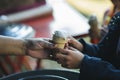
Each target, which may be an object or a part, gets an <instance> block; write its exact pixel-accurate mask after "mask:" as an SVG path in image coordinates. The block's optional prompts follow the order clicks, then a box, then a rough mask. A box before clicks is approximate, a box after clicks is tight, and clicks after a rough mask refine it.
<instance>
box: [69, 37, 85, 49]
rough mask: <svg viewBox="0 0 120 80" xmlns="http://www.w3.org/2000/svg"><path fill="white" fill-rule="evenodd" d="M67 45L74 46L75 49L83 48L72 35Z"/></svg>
mask: <svg viewBox="0 0 120 80" xmlns="http://www.w3.org/2000/svg"><path fill="white" fill-rule="evenodd" d="M68 45H69V46H71V47H74V48H75V49H77V50H79V51H82V50H83V45H82V44H81V43H80V42H78V41H77V40H76V39H75V38H73V37H69V40H68Z"/></svg>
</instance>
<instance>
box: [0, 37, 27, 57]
mask: <svg viewBox="0 0 120 80" xmlns="http://www.w3.org/2000/svg"><path fill="white" fill-rule="evenodd" d="M0 55H26V46H25V40H23V39H15V38H11V37H5V36H0Z"/></svg>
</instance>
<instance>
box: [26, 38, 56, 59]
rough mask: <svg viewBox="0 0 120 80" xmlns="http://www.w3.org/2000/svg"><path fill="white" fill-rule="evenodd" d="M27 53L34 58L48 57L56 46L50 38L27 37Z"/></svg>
mask: <svg viewBox="0 0 120 80" xmlns="http://www.w3.org/2000/svg"><path fill="white" fill-rule="evenodd" d="M26 46H27V49H28V50H27V54H28V55H29V56H31V57H34V58H40V59H48V58H49V55H50V53H49V52H50V49H52V48H53V47H54V45H53V44H52V43H51V42H50V40H49V39H41V38H35V39H27V40H26Z"/></svg>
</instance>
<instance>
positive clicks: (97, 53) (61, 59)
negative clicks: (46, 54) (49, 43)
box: [55, 0, 120, 80]
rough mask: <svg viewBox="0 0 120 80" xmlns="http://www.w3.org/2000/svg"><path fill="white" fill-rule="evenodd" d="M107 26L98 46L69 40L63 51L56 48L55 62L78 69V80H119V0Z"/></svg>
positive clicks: (82, 41) (115, 1)
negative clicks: (106, 30) (106, 31)
mask: <svg viewBox="0 0 120 80" xmlns="http://www.w3.org/2000/svg"><path fill="white" fill-rule="evenodd" d="M112 2H113V4H114V5H115V6H116V8H115V13H114V16H113V17H112V18H111V20H110V23H109V24H108V29H109V30H108V33H106V35H105V36H104V37H103V38H102V40H101V41H100V42H99V43H98V44H96V45H95V44H87V43H86V42H85V41H84V40H83V39H80V40H79V42H78V41H77V40H75V39H74V38H70V39H69V41H68V45H67V46H66V48H65V49H59V48H57V51H58V52H60V53H62V54H56V57H55V58H56V61H57V62H58V63H60V64H61V65H62V66H63V67H66V68H70V69H71V68H74V69H80V80H88V79H90V80H120V0H112Z"/></svg>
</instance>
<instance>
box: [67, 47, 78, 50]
mask: <svg viewBox="0 0 120 80" xmlns="http://www.w3.org/2000/svg"><path fill="white" fill-rule="evenodd" d="M68 49H70V50H72V51H76V50H77V49H75V48H73V47H68Z"/></svg>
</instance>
